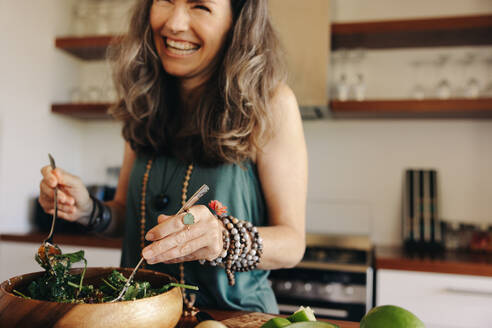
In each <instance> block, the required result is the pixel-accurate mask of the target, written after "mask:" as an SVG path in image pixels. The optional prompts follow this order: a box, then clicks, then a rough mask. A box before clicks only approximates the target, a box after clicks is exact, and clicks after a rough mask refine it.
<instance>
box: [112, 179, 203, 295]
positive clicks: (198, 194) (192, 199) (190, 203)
mask: <svg viewBox="0 0 492 328" xmlns="http://www.w3.org/2000/svg"><path fill="white" fill-rule="evenodd" d="M209 189H210V188H209V187H208V186H207V185H206V184H204V185H202V186H201V187H200V188H199V189H198V190H197V191H196V192H195V193H194V194H193V196H191V197H190V199H188V201H187V202H186V203H185V204H184V205H183V206H182V207H181V208H180V209H179V211H178V212H177V213H176V214H175V215H174V216H176V215H179V214H181V213H183V212H185V211H187V210H189V209H190V207H192V206H193V205H194V204H195V203H196V202H197V201H198V200H199V199H200V198H201V197H202V196H203V195H205V194H206V193H207V191H209ZM143 261H144V258H143V256H142V257H141V258H140V261H138V263H137V265H136V266H135V268H134V269H133V272H132V273H131V275H130V277H128V279H127V280H126V283H125V286H124V287H123V289H122V290H121V292H120V294H119V295H118V297H116V298H115V299H114V300H111V301H110V302H109V303H113V302H118V301H119V300H121V299H122V298H123V297H124V296H125V294H126V292H127V291H128V287H130V284H131V282H132V280H133V277H134V276H135V273H137V270H138V268H139V267H140V266H141V265H142V263H143Z"/></svg>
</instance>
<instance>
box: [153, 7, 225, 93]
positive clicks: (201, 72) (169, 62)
mask: <svg viewBox="0 0 492 328" xmlns="http://www.w3.org/2000/svg"><path fill="white" fill-rule="evenodd" d="M150 25H151V28H152V31H153V37H154V43H155V47H156V49H157V53H158V54H159V57H160V58H161V63H162V66H163V67H164V70H165V71H166V72H167V73H168V74H170V75H173V76H176V77H177V78H178V79H180V80H181V82H182V84H183V85H185V86H187V88H193V87H196V86H198V85H200V84H202V83H204V82H205V81H206V80H207V79H208V78H209V77H210V76H211V74H212V73H213V71H214V69H215V68H216V65H217V59H218V57H219V56H218V55H219V53H220V52H221V50H222V48H223V46H224V44H225V40H226V37H227V34H228V32H229V30H230V29H231V26H232V9H231V4H230V0H154V2H153V4H152V7H151V10H150Z"/></svg>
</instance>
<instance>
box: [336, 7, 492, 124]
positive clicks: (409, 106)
mask: <svg viewBox="0 0 492 328" xmlns="http://www.w3.org/2000/svg"><path fill="white" fill-rule="evenodd" d="M331 36H332V41H331V45H332V46H331V48H332V50H338V49H353V48H364V49H380V50H381V49H383V50H384V49H401V48H430V47H449V46H453V47H456V46H477V45H480V46H482V45H492V15H475V16H462V17H434V18H425V19H401V20H385V21H370V22H350V23H335V24H332V33H331ZM330 110H331V113H332V114H333V116H334V117H337V118H381V117H383V118H404V117H407V118H440V117H441V118H442V117H445V118H492V98H482V99H447V100H439V99H425V100H413V99H399V100H383V99H377V100H369V101H336V100H334V101H331V102H330Z"/></svg>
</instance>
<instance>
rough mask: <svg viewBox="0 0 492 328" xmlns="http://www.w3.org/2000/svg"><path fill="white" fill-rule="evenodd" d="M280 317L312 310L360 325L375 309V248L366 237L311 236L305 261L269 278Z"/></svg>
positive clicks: (276, 272)
mask: <svg viewBox="0 0 492 328" xmlns="http://www.w3.org/2000/svg"><path fill="white" fill-rule="evenodd" d="M269 279H270V281H271V283H272V288H273V290H274V292H275V295H276V297H277V301H278V303H279V309H280V312H281V313H285V314H289V313H292V312H293V311H295V310H297V308H298V307H299V306H300V305H303V306H310V307H311V308H312V309H313V310H314V312H315V314H316V316H317V317H323V318H330V319H341V320H351V321H360V320H361V319H362V317H363V316H364V314H365V313H366V312H367V311H368V310H370V309H371V308H372V302H373V270H372V245H371V242H370V239H369V238H368V237H366V236H340V235H337V236H334V235H316V234H308V235H307V238H306V252H305V254H304V258H303V260H302V261H301V262H300V263H299V264H298V265H297V266H296V267H294V268H291V269H282V270H273V271H272V272H271V274H270V277H269Z"/></svg>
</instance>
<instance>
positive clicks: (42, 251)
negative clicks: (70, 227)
mask: <svg viewBox="0 0 492 328" xmlns="http://www.w3.org/2000/svg"><path fill="white" fill-rule="evenodd" d="M48 157H49V159H50V165H51V169H52V170H54V169H56V164H55V159H54V158H53V156H51V154H48ZM53 198H54V201H55V208H54V211H53V218H52V219H51V229H50V233H49V234H48V237H46V239H45V240H43V243H42V244H41V246H39V249H38V255H39V256H40V257H41V258H42V259H44V258H45V256H46V248H48V253H50V254H53V253H54V254H60V253H61V252H60V251H59V250H58V249H57V248H56V247H55V246H54V245H53V232H54V231H55V222H56V217H57V215H58V186H56V187H55V194H54V197H53Z"/></svg>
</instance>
